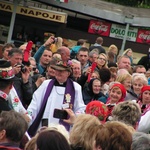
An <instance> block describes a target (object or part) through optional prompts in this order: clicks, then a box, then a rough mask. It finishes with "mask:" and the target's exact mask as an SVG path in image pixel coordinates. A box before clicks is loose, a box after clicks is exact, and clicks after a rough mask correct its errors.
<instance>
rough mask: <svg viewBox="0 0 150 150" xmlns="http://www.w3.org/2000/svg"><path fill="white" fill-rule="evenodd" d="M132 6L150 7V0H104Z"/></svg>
mask: <svg viewBox="0 0 150 150" xmlns="http://www.w3.org/2000/svg"><path fill="white" fill-rule="evenodd" d="M104 1H108V2H112V3H117V4H120V5H124V6H130V7H141V8H150V0H104Z"/></svg>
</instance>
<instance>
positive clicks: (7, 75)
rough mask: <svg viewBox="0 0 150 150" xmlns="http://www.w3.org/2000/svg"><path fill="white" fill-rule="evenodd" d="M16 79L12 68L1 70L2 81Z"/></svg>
mask: <svg viewBox="0 0 150 150" xmlns="http://www.w3.org/2000/svg"><path fill="white" fill-rule="evenodd" d="M13 77H14V72H13V69H12V67H9V68H4V69H3V68H0V78H1V79H11V78H13Z"/></svg>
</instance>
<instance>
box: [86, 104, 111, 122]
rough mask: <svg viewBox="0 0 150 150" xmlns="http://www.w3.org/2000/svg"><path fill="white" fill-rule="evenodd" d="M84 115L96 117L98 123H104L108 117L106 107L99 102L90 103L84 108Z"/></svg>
mask: <svg viewBox="0 0 150 150" xmlns="http://www.w3.org/2000/svg"><path fill="white" fill-rule="evenodd" d="M86 113H87V114H91V115H94V116H96V117H97V118H98V119H99V120H100V121H102V122H105V120H106V118H107V116H108V108H107V106H106V105H105V104H104V103H102V102H100V101H92V102H90V103H88V104H87V106H86Z"/></svg>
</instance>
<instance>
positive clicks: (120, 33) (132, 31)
mask: <svg viewBox="0 0 150 150" xmlns="http://www.w3.org/2000/svg"><path fill="white" fill-rule="evenodd" d="M125 30H126V27H125V26H122V25H117V24H112V26H111V29H110V35H109V36H110V37H113V38H117V39H123V38H124V35H125ZM137 32H138V28H135V27H129V31H128V34H127V40H128V41H133V42H135V41H136V37H137Z"/></svg>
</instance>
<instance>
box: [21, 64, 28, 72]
mask: <svg viewBox="0 0 150 150" xmlns="http://www.w3.org/2000/svg"><path fill="white" fill-rule="evenodd" d="M26 71H27V68H26V67H25V65H23V64H21V72H23V73H25V72H26Z"/></svg>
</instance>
